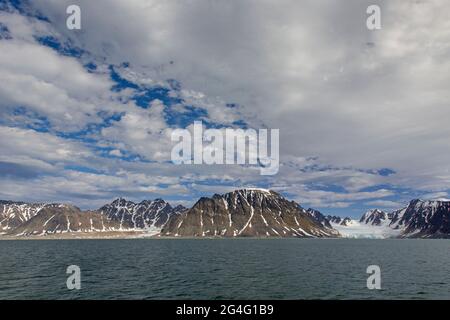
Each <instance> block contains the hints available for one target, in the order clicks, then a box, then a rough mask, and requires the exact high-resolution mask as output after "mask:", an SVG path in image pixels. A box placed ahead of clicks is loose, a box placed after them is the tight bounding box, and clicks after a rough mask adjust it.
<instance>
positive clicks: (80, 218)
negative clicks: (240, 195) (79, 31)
mask: <svg viewBox="0 0 450 320" xmlns="http://www.w3.org/2000/svg"><path fill="white" fill-rule="evenodd" d="M183 210H186V208H184V207H182V206H177V207H175V208H173V207H172V206H171V205H170V204H169V203H167V202H165V201H164V200H161V199H156V200H154V201H148V200H146V201H142V202H141V203H139V204H135V203H133V202H131V201H127V200H125V199H122V198H120V199H117V200H115V201H113V202H112V203H111V204H107V205H105V206H103V207H102V208H100V209H98V210H93V211H81V210H80V209H79V208H77V207H75V206H72V205H67V204H59V203H53V204H42V203H38V204H33V203H24V202H13V201H0V234H4V235H7V236H32V235H33V236H36V235H39V236H40V235H54V234H62V233H105V232H116V231H142V232H150V231H151V232H153V233H158V232H159V231H160V230H161V227H162V226H163V225H164V224H165V223H166V222H167V221H168V219H169V216H170V215H172V214H178V213H179V212H182V211H183Z"/></svg>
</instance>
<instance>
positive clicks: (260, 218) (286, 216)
mask: <svg viewBox="0 0 450 320" xmlns="http://www.w3.org/2000/svg"><path fill="white" fill-rule="evenodd" d="M161 234H162V235H165V236H184V237H208V236H209V237H210V236H223V237H332V236H334V237H336V236H338V233H337V232H336V231H335V230H334V229H331V228H326V227H324V226H323V225H322V224H321V223H320V222H318V221H317V220H316V219H314V218H313V217H312V216H311V215H310V214H309V213H307V212H306V210H304V209H303V208H301V207H300V206H299V205H298V204H297V203H295V202H293V201H288V200H286V199H285V198H283V197H282V196H281V195H279V194H278V193H276V192H273V191H269V190H260V189H245V190H237V191H234V192H230V193H227V194H224V195H217V194H216V195H214V196H213V197H212V198H201V199H200V200H199V201H198V202H197V203H196V204H195V205H194V206H193V207H192V208H191V209H189V210H188V211H185V212H184V213H182V214H180V215H176V216H172V217H171V218H170V219H169V222H168V223H167V224H166V226H165V227H164V228H163V229H162V232H161Z"/></svg>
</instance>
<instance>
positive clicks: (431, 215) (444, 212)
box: [390, 199, 450, 238]
mask: <svg viewBox="0 0 450 320" xmlns="http://www.w3.org/2000/svg"><path fill="white" fill-rule="evenodd" d="M390 227H391V228H398V229H401V230H402V232H401V235H400V236H401V237H408V238H449V237H450V201H423V200H419V199H415V200H412V201H411V202H410V203H409V205H408V206H407V207H406V208H404V209H402V210H399V211H398V212H395V214H394V215H393V217H392V222H391V224H390Z"/></svg>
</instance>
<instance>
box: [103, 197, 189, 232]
mask: <svg viewBox="0 0 450 320" xmlns="http://www.w3.org/2000/svg"><path fill="white" fill-rule="evenodd" d="M184 210H186V208H185V207H183V206H177V207H175V208H173V207H172V206H171V205H170V204H169V203H168V202H166V201H164V200H162V199H156V200H153V201H149V200H144V201H142V202H140V203H134V202H131V201H127V200H125V199H123V198H119V199H116V200H114V201H113V202H112V203H110V204H107V205H105V206H103V207H101V208H100V209H99V210H98V211H99V212H100V213H101V214H103V215H105V216H106V217H107V218H108V219H110V220H112V221H117V222H119V223H120V225H127V226H132V227H133V228H135V229H150V228H161V227H162V226H164V225H165V224H166V223H167V221H168V220H169V217H170V216H171V215H172V214H178V213H180V212H182V211H184Z"/></svg>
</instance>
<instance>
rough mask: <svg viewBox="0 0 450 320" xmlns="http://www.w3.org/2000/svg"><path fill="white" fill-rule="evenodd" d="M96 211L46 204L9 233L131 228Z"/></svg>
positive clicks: (44, 233)
mask: <svg viewBox="0 0 450 320" xmlns="http://www.w3.org/2000/svg"><path fill="white" fill-rule="evenodd" d="M131 228H132V226H131V225H125V226H124V225H122V224H120V222H118V221H113V220H110V219H108V218H107V217H106V216H105V215H102V214H100V213H98V212H95V211H84V212H83V211H81V210H80V209H79V208H77V207H74V206H71V205H64V204H61V205H57V206H45V207H44V208H43V209H41V210H40V211H39V213H37V214H36V215H35V216H33V217H32V218H31V219H29V220H27V221H26V222H25V223H23V224H22V225H20V226H19V227H17V228H15V229H13V230H11V231H10V232H8V233H7V234H11V235H16V236H31V235H49V234H60V233H73V232H84V233H91V232H106V231H123V230H129V229H131Z"/></svg>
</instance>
